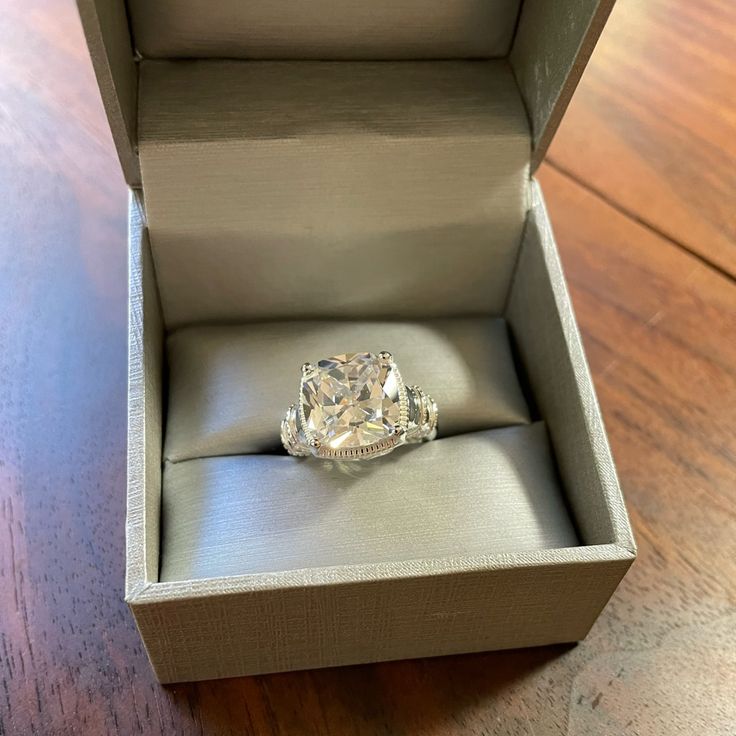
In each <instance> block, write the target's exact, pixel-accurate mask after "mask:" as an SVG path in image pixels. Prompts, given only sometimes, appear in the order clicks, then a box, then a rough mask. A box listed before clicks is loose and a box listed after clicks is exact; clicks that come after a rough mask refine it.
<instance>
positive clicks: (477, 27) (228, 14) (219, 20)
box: [78, 0, 614, 187]
mask: <svg viewBox="0 0 736 736" xmlns="http://www.w3.org/2000/svg"><path fill="white" fill-rule="evenodd" d="M613 2H614V0H555V2H549V0H453V2H452V3H447V2H445V0H400V2H394V1H393V0H377V1H376V2H374V3H372V4H371V5H370V7H366V5H365V3H362V2H358V0H340V1H339V2H338V1H336V0H314V1H313V2H310V3H303V2H301V0H280V1H279V2H278V3H274V2H272V0H256V1H254V2H252V3H242V2H238V1H237V0H218V2H217V3H214V4H212V5H211V6H210V7H208V8H207V12H206V13H202V12H201V4H200V3H199V2H198V0H158V2H156V3H150V2H144V0H129V1H128V3H127V7H126V3H125V1H124V0H78V6H79V11H80V16H81V19H82V23H83V26H84V31H85V35H86V38H87V43H88V46H89V49H90V53H91V56H92V61H93V64H94V68H95V73H96V76H97V80H98V84H99V86H100V90H101V93H102V99H103V102H104V105H105V109H106V112H107V116H108V119H109V122H110V127H111V130H112V133H113V138H114V140H115V145H116V147H117V151H118V156H119V157H120V162H121V165H122V168H123V172H124V175H125V178H126V181H127V182H128V184H129V185H131V186H133V187H140V186H141V174H140V162H139V158H138V137H137V117H138V110H137V105H138V76H139V66H140V65H139V63H138V62H140V61H141V60H142V59H146V58H192V57H199V58H202V57H204V58H248V59H321V60H329V59H336V60H348V59H353V60H357V59H483V58H506V59H507V60H508V62H509V64H510V66H511V68H512V70H513V73H514V76H515V78H516V81H517V84H518V86H519V90H520V92H521V96H522V98H523V100H524V104H525V106H526V109H527V114H528V117H529V121H530V126H531V132H532V149H533V150H532V162H531V164H532V170H533V169H535V168H536V167H537V166H538V165H539V163H540V162H541V160H542V158H543V157H544V153H545V151H546V150H547V147H548V146H549V143H550V141H551V140H552V137H553V135H554V133H555V130H556V129H557V126H558V124H559V122H560V120H561V118H562V115H563V113H564V111H565V109H566V107H567V105H568V103H569V101H570V98H571V96H572V93H573V91H574V89H575V87H576V86H577V83H578V81H579V79H580V76H581V75H582V72H583V69H584V68H585V65H586V63H587V60H588V58H589V57H590V54H591V52H592V50H593V48H594V46H595V43H596V41H597V39H598V36H599V35H600V32H601V30H602V28H603V25H604V23H605V21H606V19H607V17H608V15H609V13H610V11H611V8H612V6H613ZM342 39H345V41H343V40H342Z"/></svg>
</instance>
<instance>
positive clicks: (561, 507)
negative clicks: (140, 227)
mask: <svg viewBox="0 0 736 736" xmlns="http://www.w3.org/2000/svg"><path fill="white" fill-rule="evenodd" d="M435 4H436V5H437V7H436V8H434V9H433V10H432V11H431V12H430V10H429V9H427V8H426V3H418V2H403V3H399V4H398V5H396V4H389V3H382V4H381V7H382V12H381V13H378V12H373V13H372V14H366V12H365V10H364V8H363V6H361V5H358V4H357V3H339V4H336V3H331V2H329V1H328V0H323V1H322V2H317V3H314V4H310V7H309V8H308V9H307V8H306V6H303V4H297V3H293V8H291V9H290V10H289V6H290V5H292V4H290V3H282V4H270V3H269V4H267V3H260V2H256V3H252V4H248V5H247V6H245V5H244V4H242V3H237V2H234V0H233V1H231V2H223V3H220V4H219V6H218V8H217V10H216V11H213V12H212V13H211V14H210V13H208V14H207V18H205V19H203V18H201V17H200V14H199V13H198V11H197V7H196V6H197V4H196V3H195V2H194V1H193V0H168V2H161V3H156V4H150V3H144V2H138V0H133V1H131V2H129V8H128V9H129V14H130V20H131V26H132V29H133V33H134V43H135V45H136V48H137V50H138V51H139V53H140V54H141V56H142V57H143V58H142V59H141V60H140V61H139V62H138V64H137V69H138V77H137V89H138V112H137V125H136V130H137V139H136V140H137V154H138V159H139V162H140V172H141V177H142V187H143V195H144V198H145V212H146V226H147V236H148V238H149V239H150V252H151V255H152V259H153V265H154V268H155V282H156V288H157V295H156V297H155V298H156V300H157V303H158V304H160V307H161V315H162V321H163V329H164V331H165V333H166V336H165V338H164V341H163V346H164V348H165V356H166V359H165V361H164V362H165V364H166V365H167V368H166V379H165V380H164V382H163V392H164V393H165V395H166V399H165V400H164V401H163V403H164V406H165V407H166V411H165V417H164V419H163V424H164V430H163V433H164V437H163V474H162V480H161V507H160V508H161V517H160V548H158V547H157V551H158V550H159V549H160V554H159V556H158V570H157V572H156V573H155V574H156V576H157V577H156V578H155V579H158V580H160V581H163V582H165V581H181V580H191V579H198V578H219V577H223V576H230V575H244V574H250V573H267V572H278V571H283V570H297V569H304V568H312V567H319V568H324V567H335V566H341V565H352V564H361V563H374V562H384V561H399V562H403V561H406V562H408V561H411V560H414V559H443V558H449V557H460V556H464V555H480V556H483V555H499V554H506V553H515V552H525V551H534V550H547V549H550V550H551V549H561V548H567V547H574V546H576V545H581V544H583V545H585V544H606V543H611V542H614V541H616V540H617V538H618V537H617V535H618V534H619V532H620V531H621V528H622V526H621V523H622V522H621V520H618V522H617V521H616V520H615V519H612V518H611V516H610V513H609V504H610V503H611V502H612V499H611V498H610V497H607V496H606V495H605V488H604V487H602V485H601V481H600V475H601V472H606V469H605V468H603V469H602V468H601V467H600V463H599V460H600V458H599V454H596V451H595V449H594V448H592V447H591V446H590V442H591V438H590V434H591V427H592V429H593V430H595V428H596V426H597V425H596V422H595V417H593V418H591V417H590V416H587V415H586V413H585V411H584V410H583V407H582V404H581V400H580V395H579V394H580V390H581V387H583V388H584V387H586V386H587V385H588V384H589V379H588V377H587V373H586V370H587V369H586V368H585V363H584V359H583V358H582V353H581V351H580V346H579V341H578V338H577V334H576V333H575V331H574V325H573V327H572V331H571V328H570V326H569V325H567V326H566V325H565V323H564V319H562V318H561V317H560V314H561V312H562V313H563V314H564V313H566V311H569V304H568V302H567V295H566V293H565V291H564V284H563V285H562V286H561V287H559V286H555V284H554V283H553V281H554V280H555V279H556V280H559V282H560V283H562V276H561V273H558V272H557V271H555V270H554V269H555V268H557V267H558V264H557V265H555V264H556V260H555V259H556V256H555V255H554V245H553V243H552V242H551V240H549V242H547V241H546V240H545V236H544V232H545V230H546V228H547V227H548V226H547V221H546V213H544V209H543V205H542V204H541V200H540V198H539V195H538V193H537V194H535V190H534V184H533V180H532V179H531V176H530V172H531V167H532V151H533V149H534V146H535V142H536V140H537V136H536V135H535V132H536V130H535V124H534V117H535V112H534V111H531V112H528V111H527V109H526V108H525V96H524V94H523V89H521V88H520V86H519V85H520V84H521V85H522V87H523V81H521V79H520V75H519V72H518V70H516V69H515V68H514V67H513V65H512V63H510V61H509V57H508V55H509V53H510V52H511V53H513V48H514V34H515V32H516V28H517V21H518V17H519V9H520V3H519V2H511V1H510V0H497V1H496V2H480V1H479V0H466V1H465V2H459V3H453V4H452V5H453V7H452V8H445V4H440V3H432V5H435ZM527 4H531V5H534V3H533V2H532V0H527V3H525V10H526V5H527ZM333 5H334V7H333ZM384 5H385V7H384ZM442 9H444V10H442ZM282 11H283V12H284V13H285V15H286V17H288V18H289V24H288V25H283V22H282V21H280V20H279V13H280V12H282ZM374 11H375V9H374ZM325 18H327V19H329V20H328V21H327V22H324V21H325ZM361 24H362V25H361ZM347 27H349V28H352V29H354V30H355V31H356V32H355V36H354V37H351V36H350V35H349V34H346V32H345V28H347ZM287 28H288V32H284V29H287ZM361 28H365V29H368V30H369V31H370V32H359V30H360V29H361ZM351 38H352V41H350V39H351ZM223 57H227V58H223ZM297 59H298V60H297ZM522 244H523V245H522ZM550 259H551V260H550ZM550 269H551V271H550ZM532 274H535V275H534V276H532ZM560 288H561V289H562V292H561V293H559V292H557V291H555V290H556V289H558V290H559V289H560ZM576 341H577V342H576ZM382 349H387V350H391V351H392V352H393V353H394V355H395V356H396V359H397V361H398V362H399V365H400V366H401V367H402V371H403V373H404V375H405V377H406V378H407V380H408V381H410V382H412V383H414V382H416V383H418V384H420V385H422V386H423V388H425V389H426V390H427V391H428V392H429V393H431V394H432V395H433V396H435V398H436V399H437V400H438V403H439V405H440V430H441V436H440V438H439V439H438V440H436V441H435V442H432V443H428V444H426V445H422V446H419V447H414V448H410V449H404V450H402V451H399V452H396V453H394V454H392V455H391V456H388V457H385V458H381V459H378V460H375V461H372V462H371V463H368V464H365V465H363V464H361V465H360V466H356V465H351V466H348V467H345V466H342V465H338V464H333V463H320V462H316V461H314V460H303V459H295V458H291V457H287V456H286V455H284V454H283V451H279V448H278V444H279V423H280V420H281V418H282V416H283V412H284V411H285V409H286V407H287V406H288V405H289V404H290V403H292V402H293V401H295V400H296V398H297V396H296V394H297V391H298V375H299V374H298V371H299V366H300V365H301V363H303V362H304V361H305V360H311V361H312V362H314V361H316V360H318V359H320V358H322V357H326V356H327V355H332V354H336V353H342V352H346V351H347V352H349V351H358V350H361V351H362V350H371V351H374V352H377V351H379V350H382ZM586 381H587V382H588V383H586ZM593 401H594V400H593ZM570 407H572V408H570ZM570 412H572V414H570ZM601 431H602V430H601ZM603 441H604V443H605V439H604V440H603ZM611 472H612V471H611ZM613 486H614V487H613V489H612V490H611V493H615V492H616V491H617V489H616V488H615V476H614V481H613ZM613 501H615V499H613Z"/></svg>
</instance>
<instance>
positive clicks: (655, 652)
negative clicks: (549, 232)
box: [0, 0, 736, 736]
mask: <svg viewBox="0 0 736 736" xmlns="http://www.w3.org/2000/svg"><path fill="white" fill-rule="evenodd" d="M2 15H3V17H2V22H0V157H1V158H0V194H1V197H2V198H1V199H0V233H1V237H0V308H1V311H0V681H1V682H2V686H1V687H0V733H2V734H8V735H9V734H14V735H15V734H21V735H25V734H64V733H74V734H94V735H95V736H96V735H97V734H106V733H121V734H128V733H171V734H190V733H213V734H236V733H237V734H242V733H254V734H255V733H263V734H288V735H289V736H291V735H293V734H301V733H304V734H334V735H336V736H349V735H352V734H371V735H375V734H417V735H422V736H427V735H430V734H442V735H445V734H460V733H463V734H491V733H499V734H560V733H568V734H574V735H578V734H580V735H583V734H586V735H587V734H647V735H649V734H658V735H659V734H667V735H669V734H688V735H690V734H693V735H697V736H705V735H706V734H726V733H734V732H736V602H735V599H736V503H735V500H736V284H735V283H734V278H736V216H735V215H736V42H735V40H734V39H736V4H734V3H733V1H732V0H648V1H647V2H643V1H642V0H619V3H618V6H617V8H616V10H615V11H614V13H613V15H612V17H611V21H610V24H609V26H608V28H607V29H606V31H605V33H604V36H603V39H602V41H601V43H600V45H599V47H598V49H597V50H596V52H595V55H594V57H593V60H592V62H591V65H590V68H589V70H588V71H587V72H586V74H585V77H584V79H583V82H582V84H581V87H580V89H579V90H578V92H577V94H576V97H575V100H574V102H573V105H572V107H571V109H570V111H569V113H568V115H567V118H566V120H565V122H564V124H563V126H562V129H561V130H560V133H559V135H558V137H557V139H556V141H555V143H554V145H553V147H552V150H551V152H550V155H549V157H548V161H547V163H546V164H545V165H544V166H543V168H542V170H541V172H540V178H541V180H542V182H543V185H544V187H545V191H546V194H547V198H548V201H549V206H550V209H551V213H552V219H553V221H554V224H555V226H556V230H557V235H558V237H559V242H560V247H561V250H562V257H563V261H564V265H565V267H566V270H567V275H568V278H569V281H570V285H571V288H572V293H573V298H574V302H575V306H576V309H577V313H578V316H579V319H580V324H581V327H582V330H583V333H584V339H585V343H586V347H587V350H588V356H589V358H590V362H591V366H592V370H593V374H594V379H595V383H596V386H597V389H598V392H599V396H600V399H601V403H602V406H603V412H604V415H605V419H606V421H607V425H608V429H609V431H610V436H611V441H612V444H613V450H614V455H615V457H616V459H617V462H618V466H619V469H620V473H621V480H622V484H623V487H624V491H625V493H626V495H627V497H628V501H629V505H630V509H631V513H632V517H633V522H634V525H635V529H636V534H637V539H638V543H639V549H640V558H639V560H638V561H637V563H636V564H635V565H634V567H633V569H632V571H631V572H630V574H629V575H628V576H627V577H626V579H625V581H624V582H623V583H622V585H621V586H620V588H619V590H618V592H617V593H616V595H615V596H614V598H613V600H612V601H611V603H610V604H609V606H608V607H607V609H606V610H605V612H604V613H603V615H602V616H601V618H600V620H599V621H598V623H597V624H596V625H595V627H594V628H593V631H592V632H591V634H590V635H589V637H588V638H587V640H586V641H585V642H584V643H582V644H580V645H579V646H576V647H549V648H541V649H533V650H525V651H517V652H504V653H495V654H493V653H492V654H480V655H471V656H456V657H448V658H442V659H433V660H422V661H413V662H397V663H390V664H378V665H372V666H362V667H349V668H342V669H335V670H324V671H313V672H301V673H295V674H284V675H272V676H265V677H250V678H240V679H233V680H227V681H219V682H207V683H200V684H190V685H181V686H175V687H165V688H164V687H161V686H159V685H158V684H157V683H156V682H155V681H154V679H153V676H152V673H151V670H150V669H149V666H148V663H147V661H146V657H145V653H144V652H143V650H142V647H141V643H140V641H139V638H138V634H137V633H136V630H135V627H134V625H133V621H132V619H131V616H130V615H129V613H128V611H127V609H126V606H125V604H124V603H123V601H122V591H123V574H124V562H123V555H124V552H123V517H124V512H125V391H126V247H125V208H126V189H125V186H124V183H123V180H122V178H121V174H120V172H119V169H118V163H117V160H116V158H115V154H114V152H113V147H112V143H111V139H110V135H109V132H108V128H107V122H106V120H105V117H104V114H103V112H102V107H101V104H100V101H99V99H98V93H97V89H96V85H95V81H94V78H93V75H92V71H91V67H90V63H89V61H88V58H87V50H86V48H85V44H84V41H83V38H82V34H81V30H80V26H79V22H78V19H77V17H76V12H75V9H74V6H73V2H72V0H7V1H6V2H5V3H4V6H3V13H2Z"/></svg>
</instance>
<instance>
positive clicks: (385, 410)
mask: <svg viewBox="0 0 736 736" xmlns="http://www.w3.org/2000/svg"><path fill="white" fill-rule="evenodd" d="M301 403H302V410H303V412H304V420H305V423H306V429H307V430H308V431H309V432H310V433H311V435H312V437H313V438H314V439H316V440H318V441H319V442H320V443H321V444H323V445H327V446H329V447H331V448H332V449H338V448H343V449H344V448H349V447H365V446H367V445H371V444H373V443H374V442H378V441H380V440H384V439H386V438H387V437H390V436H391V435H392V434H393V433H394V432H395V431H396V428H397V426H398V425H399V418H400V407H399V381H398V376H397V374H396V370H395V369H394V368H392V366H391V364H390V363H387V362H385V361H382V360H380V359H379V358H378V357H377V356H376V355H374V354H373V353H347V354H343V355H336V356H335V357H333V358H328V359H326V360H321V361H320V362H319V363H318V364H317V367H316V370H315V371H314V372H313V373H312V374H310V375H308V376H305V377H304V379H303V381H302V389H301Z"/></svg>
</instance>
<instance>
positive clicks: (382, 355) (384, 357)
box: [378, 350, 394, 363]
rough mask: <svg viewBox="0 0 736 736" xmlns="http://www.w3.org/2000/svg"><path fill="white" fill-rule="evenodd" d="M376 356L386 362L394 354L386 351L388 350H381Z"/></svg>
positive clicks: (391, 358)
mask: <svg viewBox="0 0 736 736" xmlns="http://www.w3.org/2000/svg"><path fill="white" fill-rule="evenodd" d="M378 357H379V358H380V359H381V360H385V361H386V362H387V363H388V362H389V361H391V360H393V358H394V356H393V355H391V353H389V352H388V350H381V352H380V353H378Z"/></svg>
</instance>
